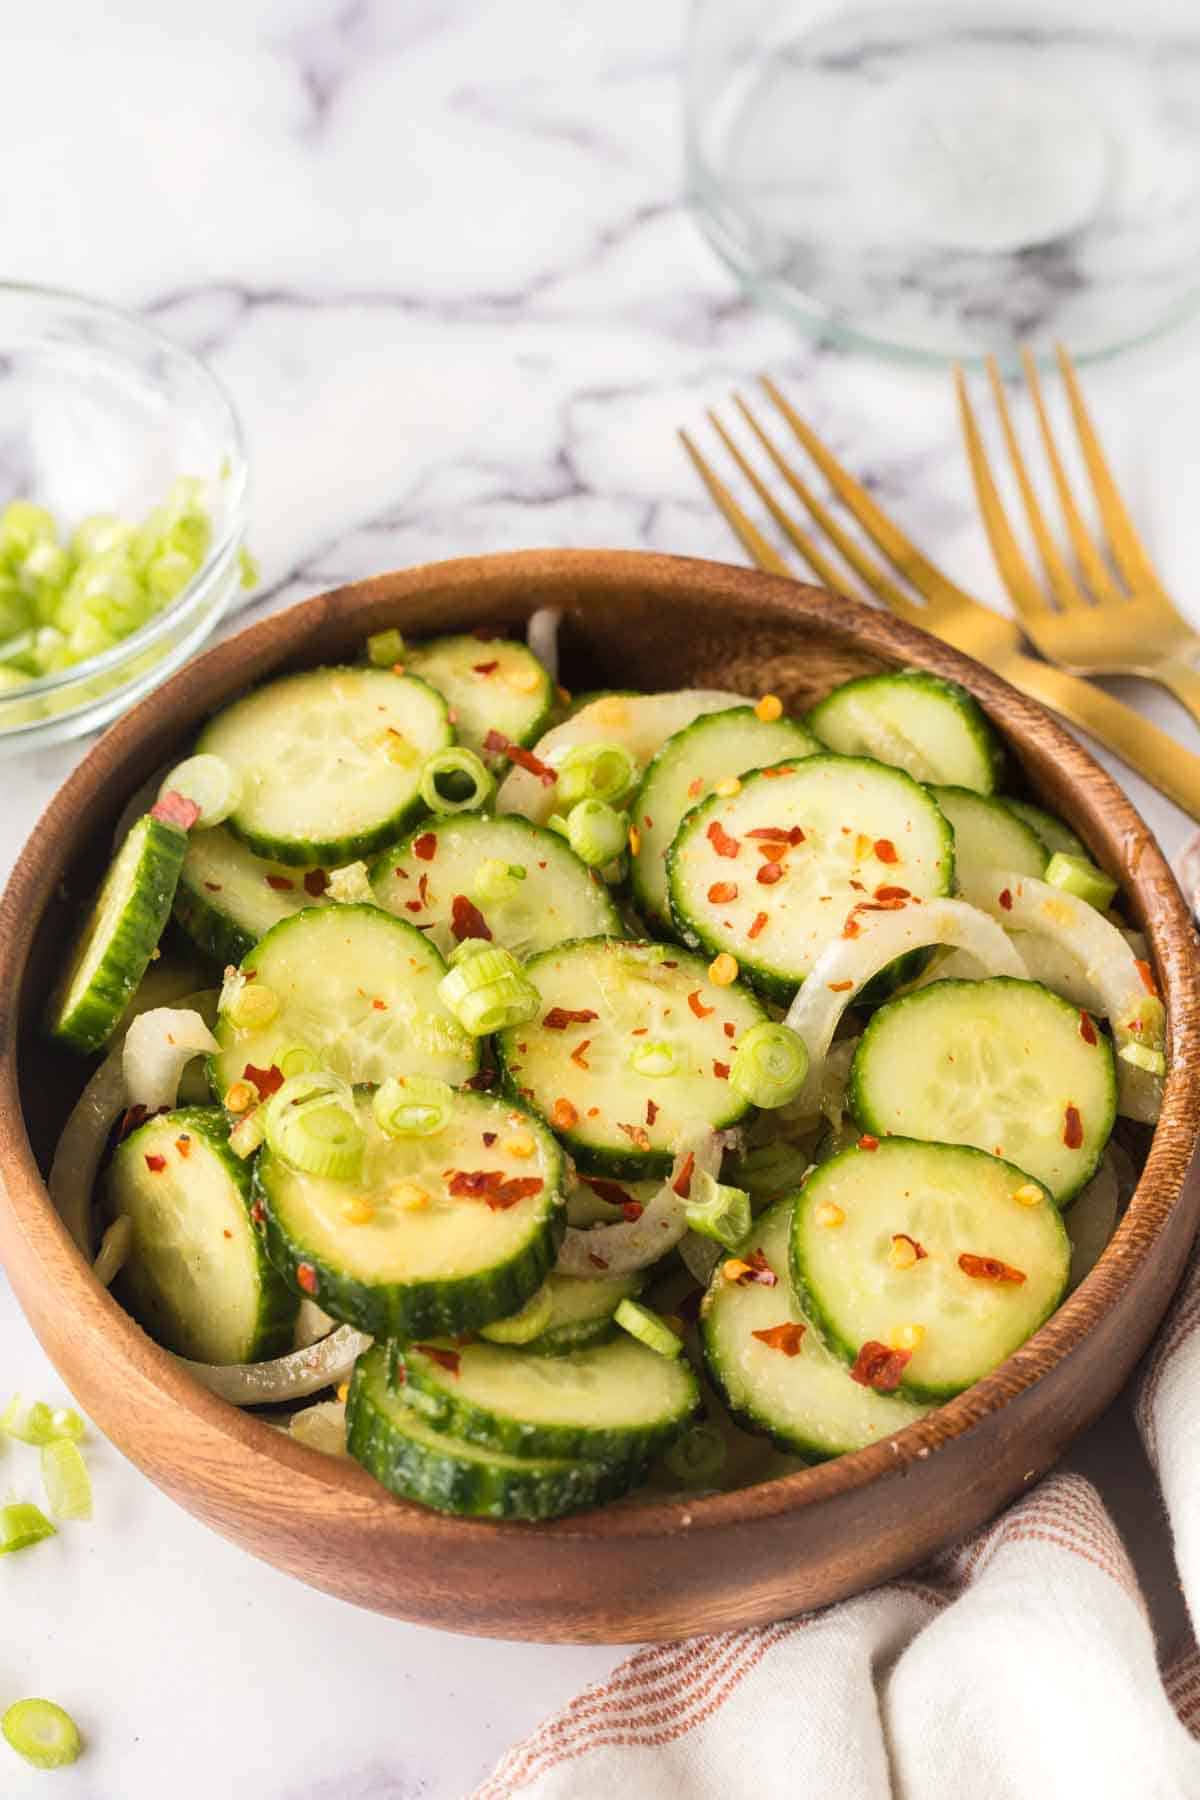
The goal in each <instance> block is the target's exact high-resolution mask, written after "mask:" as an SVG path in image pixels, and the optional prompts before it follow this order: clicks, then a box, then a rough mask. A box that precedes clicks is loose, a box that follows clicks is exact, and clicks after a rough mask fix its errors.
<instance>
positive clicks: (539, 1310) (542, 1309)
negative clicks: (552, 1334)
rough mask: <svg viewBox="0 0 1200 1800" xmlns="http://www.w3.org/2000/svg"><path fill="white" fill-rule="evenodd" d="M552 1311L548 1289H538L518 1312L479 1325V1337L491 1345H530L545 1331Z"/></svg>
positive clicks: (551, 1301) (552, 1305)
mask: <svg viewBox="0 0 1200 1800" xmlns="http://www.w3.org/2000/svg"><path fill="white" fill-rule="evenodd" d="M553 1311H554V1302H553V1300H552V1299H551V1298H550V1290H549V1288H547V1287H540V1288H539V1289H538V1290H537V1293H536V1294H532V1295H531V1296H530V1298H529V1299H528V1300H527V1301H526V1302H525V1304H524V1306H523V1307H522V1308H521V1309H520V1311H519V1312H515V1313H510V1314H509V1316H508V1318H507V1319H493V1320H492V1322H491V1324H490V1325H481V1326H480V1327H479V1335H480V1337H482V1338H487V1339H488V1341H489V1343H493V1344H531V1343H532V1342H533V1340H534V1338H536V1337H540V1336H541V1334H542V1332H543V1331H545V1329H546V1327H547V1325H548V1324H549V1323H550V1318H551V1314H552V1313H553Z"/></svg>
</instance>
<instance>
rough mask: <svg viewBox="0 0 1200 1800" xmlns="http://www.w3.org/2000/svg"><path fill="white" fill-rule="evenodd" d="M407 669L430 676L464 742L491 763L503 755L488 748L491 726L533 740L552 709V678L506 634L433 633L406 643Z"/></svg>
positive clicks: (517, 740) (515, 738) (515, 739)
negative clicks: (423, 638) (506, 636)
mask: <svg viewBox="0 0 1200 1800" xmlns="http://www.w3.org/2000/svg"><path fill="white" fill-rule="evenodd" d="M403 663H404V671H405V673H406V674H408V675H419V676H420V677H421V679H422V681H427V682H428V683H429V685H430V687H431V688H436V689H437V691H438V693H439V694H441V695H442V697H443V699H444V700H445V701H446V702H447V704H448V705H449V707H450V711H451V714H452V715H453V724H454V729H455V731H456V732H457V734H458V741H459V743H460V744H466V745H467V747H468V749H471V750H474V752H475V754H476V755H477V756H481V757H483V759H484V761H485V762H486V763H488V764H489V765H490V766H491V767H492V768H498V767H500V766H502V765H504V766H506V765H505V758H504V757H503V756H496V755H494V754H493V753H492V752H490V751H487V750H485V748H484V739H485V738H486V737H487V735H488V733H489V731H499V732H502V733H503V734H504V736H505V737H506V738H507V739H508V740H509V742H510V743H513V744H522V745H525V744H532V743H535V742H536V740H537V739H538V738H539V737H540V736H541V734H542V732H544V731H545V730H546V729H547V727H548V725H549V723H550V716H551V713H552V712H553V710H554V704H555V693H554V682H553V680H552V679H551V677H550V672H549V670H548V669H546V668H544V667H543V666H542V664H541V663H540V662H539V661H538V659H537V657H536V656H535V655H534V654H533V652H532V650H530V649H528V648H527V646H526V645H524V644H514V643H512V642H510V641H509V640H508V639H507V638H481V637H476V636H475V635H474V634H473V633H472V632H467V633H466V634H465V635H463V636H461V637H440V638H429V639H428V640H427V641H426V642H425V643H418V644H406V645H405V650H404V658H403Z"/></svg>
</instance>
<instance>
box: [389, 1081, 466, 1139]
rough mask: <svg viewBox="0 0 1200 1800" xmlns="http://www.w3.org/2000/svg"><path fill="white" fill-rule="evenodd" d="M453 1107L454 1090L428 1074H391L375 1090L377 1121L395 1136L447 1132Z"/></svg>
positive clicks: (402, 1136) (404, 1136)
mask: <svg viewBox="0 0 1200 1800" xmlns="http://www.w3.org/2000/svg"><path fill="white" fill-rule="evenodd" d="M453 1108H454V1089H453V1088H452V1087H450V1085H449V1084H448V1083H447V1082H445V1081H436V1080H434V1079H433V1078H432V1077H430V1076H425V1075H401V1076H389V1078H388V1079H387V1080H386V1081H385V1082H383V1083H382V1084H381V1085H380V1086H379V1087H378V1088H376V1090H375V1094H374V1097H373V1099H372V1101H371V1110H372V1112H373V1113H374V1114H375V1123H376V1124H377V1125H378V1126H379V1129H380V1131H382V1132H383V1133H384V1134H385V1136H387V1137H392V1138H407V1137H433V1136H434V1135H435V1134H436V1133H437V1132H439V1131H445V1129H446V1126H447V1125H448V1124H449V1123H450V1114H451V1112H452V1111H453Z"/></svg>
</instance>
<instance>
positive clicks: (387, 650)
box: [367, 631, 404, 669]
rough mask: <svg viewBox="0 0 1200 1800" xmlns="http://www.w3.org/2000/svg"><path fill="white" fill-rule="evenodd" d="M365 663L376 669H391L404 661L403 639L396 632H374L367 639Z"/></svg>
mask: <svg viewBox="0 0 1200 1800" xmlns="http://www.w3.org/2000/svg"><path fill="white" fill-rule="evenodd" d="M367 661H368V662H369V663H373V664H374V666H375V667H376V668H377V669H392V668H394V667H395V666H396V664H397V663H398V662H403V661H404V639H403V637H402V636H401V634H400V633H399V632H398V631H376V632H375V633H373V635H372V636H371V637H369V638H368V639H367Z"/></svg>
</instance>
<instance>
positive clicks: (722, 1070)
mask: <svg viewBox="0 0 1200 1800" xmlns="http://www.w3.org/2000/svg"><path fill="white" fill-rule="evenodd" d="M713 1074H714V1075H715V1076H716V1078H717V1080H718V1081H728V1080H729V1064H728V1063H723V1062H718V1061H717V1059H716V1057H714V1058H713Z"/></svg>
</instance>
